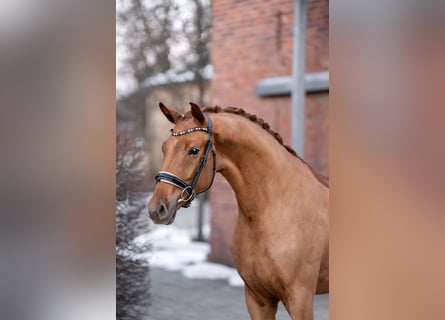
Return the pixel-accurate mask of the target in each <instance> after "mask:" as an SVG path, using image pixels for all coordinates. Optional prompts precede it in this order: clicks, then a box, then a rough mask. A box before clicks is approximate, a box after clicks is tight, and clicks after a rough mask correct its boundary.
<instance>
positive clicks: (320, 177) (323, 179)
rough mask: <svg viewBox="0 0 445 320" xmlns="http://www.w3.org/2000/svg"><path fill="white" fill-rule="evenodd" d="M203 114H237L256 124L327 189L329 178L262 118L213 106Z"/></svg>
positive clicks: (240, 110)
mask: <svg viewBox="0 0 445 320" xmlns="http://www.w3.org/2000/svg"><path fill="white" fill-rule="evenodd" d="M202 111H203V112H211V113H221V112H225V113H232V114H238V115H240V116H243V117H244V118H247V119H249V120H250V121H252V122H254V123H256V124H257V125H259V126H260V127H261V128H263V129H264V130H266V131H267V132H268V133H269V134H270V135H271V136H272V137H274V138H275V140H276V141H277V142H278V143H279V144H281V145H282V146H283V147H284V148H285V149H286V150H287V151H288V152H289V153H290V154H292V155H293V156H295V157H297V158H298V159H300V160H301V161H302V162H303V163H304V164H306V165H307V166H308V167H309V169H310V170H311V172H312V173H313V175H314V176H315V178H317V180H318V181H319V182H321V183H322V184H323V185H324V186H326V187H328V188H329V178H328V177H326V176H324V175H322V174H320V173H318V172H317V171H315V170H314V169H313V168H312V167H311V166H310V165H309V164H308V163H307V162H306V161H304V160H303V159H302V158H301V157H300V156H299V155H298V154H297V153H296V152H295V150H294V149H292V148H291V147H290V146H288V145H285V144H284V143H283V138H281V136H280V135H279V134H278V133H277V132H275V131H273V130H272V129H271V128H270V125H269V124H268V123H267V122H265V121H264V120H263V119H262V118H259V117H257V116H256V115H254V114H251V113H248V112H246V111H245V110H244V109H241V108H236V107H226V108H221V107H219V106H215V107H205V108H204V109H203V110H202Z"/></svg>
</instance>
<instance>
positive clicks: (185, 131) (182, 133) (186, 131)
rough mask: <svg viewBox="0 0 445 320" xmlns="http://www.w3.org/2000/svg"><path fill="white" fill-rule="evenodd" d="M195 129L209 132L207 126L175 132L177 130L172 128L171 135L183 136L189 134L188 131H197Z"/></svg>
mask: <svg viewBox="0 0 445 320" xmlns="http://www.w3.org/2000/svg"><path fill="white" fill-rule="evenodd" d="M195 131H205V132H207V133H208V132H209V130H208V129H207V128H204V127H195V128H190V129H187V130H182V131H178V132H175V131H173V129H170V133H171V135H172V136H175V137H177V136H183V135H184V134H187V133H190V132H195Z"/></svg>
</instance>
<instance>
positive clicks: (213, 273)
mask: <svg viewBox="0 0 445 320" xmlns="http://www.w3.org/2000/svg"><path fill="white" fill-rule="evenodd" d="M209 229H210V228H209V226H205V228H204V230H206V231H207V230H209ZM205 233H206V232H205ZM191 234H192V232H191V231H190V230H189V229H184V228H177V227H175V226H174V225H170V226H160V225H159V226H158V225H156V226H153V227H152V230H151V232H150V233H148V234H145V235H142V236H140V237H138V238H137V239H136V242H138V243H146V242H148V243H150V244H151V245H152V251H151V253H150V254H149V256H147V258H148V260H149V262H150V264H151V266H153V267H157V268H162V269H165V270H169V271H179V272H181V273H182V274H183V275H184V276H185V277H187V278H192V279H226V280H227V282H228V283H229V284H230V285H231V286H243V285H244V283H243V281H242V279H241V277H240V276H239V274H238V272H237V271H236V269H234V268H230V267H227V266H225V265H221V264H217V263H212V262H207V261H206V260H207V255H208V254H209V252H210V245H209V244H208V243H206V242H196V241H192V237H191Z"/></svg>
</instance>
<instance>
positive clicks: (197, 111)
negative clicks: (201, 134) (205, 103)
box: [190, 102, 205, 124]
mask: <svg viewBox="0 0 445 320" xmlns="http://www.w3.org/2000/svg"><path fill="white" fill-rule="evenodd" d="M190 106H191V107H192V108H191V110H190V111H191V112H192V116H193V118H195V119H196V120H197V121H198V122H199V123H200V124H203V123H204V120H205V117H204V114H203V113H202V111H201V108H200V107H199V106H198V105H197V104H195V103H193V102H190Z"/></svg>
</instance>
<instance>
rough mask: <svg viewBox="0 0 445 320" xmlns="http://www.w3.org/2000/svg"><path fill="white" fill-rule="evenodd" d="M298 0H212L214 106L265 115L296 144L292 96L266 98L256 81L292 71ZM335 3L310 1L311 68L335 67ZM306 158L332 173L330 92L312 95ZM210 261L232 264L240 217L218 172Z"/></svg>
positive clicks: (213, 193)
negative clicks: (331, 16) (332, 25)
mask: <svg viewBox="0 0 445 320" xmlns="http://www.w3.org/2000/svg"><path fill="white" fill-rule="evenodd" d="M293 3H294V1H293V0H281V1H279V0H275V1H274V0H256V1H253V0H252V1H240V0H212V43H211V52H212V57H211V58H212V64H213V67H214V73H213V78H212V81H211V90H210V100H211V104H212V105H215V104H217V105H220V106H228V105H233V106H237V107H242V108H244V109H245V110H247V111H249V112H252V113H255V114H257V115H258V116H260V117H262V118H263V119H265V120H266V121H267V122H268V123H269V124H270V125H271V127H272V129H274V130H275V131H278V132H279V133H280V134H281V135H282V137H283V139H284V141H285V142H286V143H287V144H289V143H290V115H291V108H290V106H291V98H290V96H282V97H272V98H260V97H258V96H257V95H256V91H255V88H256V83H257V81H258V80H260V79H261V78H264V77H270V76H284V75H290V74H291V73H292V45H293V44H292V29H293V9H294V8H293ZM328 10H329V2H328V1H327V0H323V1H314V0H309V1H308V25H307V53H306V55H307V56H306V69H307V72H314V71H324V70H328V67H329V60H328V57H329V52H328V50H329V46H328V37H329V34H328V32H329V31H328V28H329V16H328ZM305 125H306V127H305V131H306V133H305V159H306V160H307V161H308V162H309V163H311V164H312V165H313V166H314V168H316V169H317V170H320V171H321V172H323V173H325V174H327V171H328V93H327V92H326V93H321V94H318V93H317V94H310V95H308V96H307V99H306V124H305ZM210 203H211V209H212V216H211V225H212V232H211V238H210V242H211V252H210V254H209V260H211V261H218V262H223V263H226V264H231V263H232V258H231V255H230V243H231V239H232V234H233V226H234V224H235V222H236V219H237V206H236V202H235V197H234V193H233V191H232V190H231V188H230V186H229V185H228V184H227V183H226V182H225V180H224V179H223V178H222V177H221V176H218V178H217V179H215V184H214V186H213V188H212V190H211V195H210Z"/></svg>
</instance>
